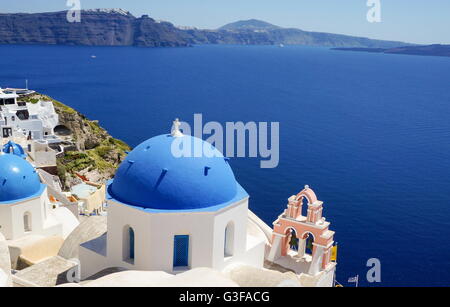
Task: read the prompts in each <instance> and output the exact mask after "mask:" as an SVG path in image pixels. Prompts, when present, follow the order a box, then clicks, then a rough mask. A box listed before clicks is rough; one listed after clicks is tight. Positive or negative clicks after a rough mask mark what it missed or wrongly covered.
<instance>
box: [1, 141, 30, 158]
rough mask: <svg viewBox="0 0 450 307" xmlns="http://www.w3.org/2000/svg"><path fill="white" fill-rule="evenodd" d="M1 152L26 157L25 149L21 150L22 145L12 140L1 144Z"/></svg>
mask: <svg viewBox="0 0 450 307" xmlns="http://www.w3.org/2000/svg"><path fill="white" fill-rule="evenodd" d="M3 152H4V153H8V154H9V153H10V154H13V155H16V156H19V157H21V158H26V156H27V155H26V154H25V151H24V150H23V148H22V146H20V145H19V144H16V143H14V142H11V141H9V142H8V143H6V144H5V145H4V146H3Z"/></svg>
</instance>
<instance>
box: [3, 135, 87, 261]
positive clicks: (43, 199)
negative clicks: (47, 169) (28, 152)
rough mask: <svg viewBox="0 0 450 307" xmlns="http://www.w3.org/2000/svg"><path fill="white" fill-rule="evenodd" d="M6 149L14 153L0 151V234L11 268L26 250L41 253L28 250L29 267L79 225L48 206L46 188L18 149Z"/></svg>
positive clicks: (64, 211) (67, 214)
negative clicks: (4, 243)
mask: <svg viewBox="0 0 450 307" xmlns="http://www.w3.org/2000/svg"><path fill="white" fill-rule="evenodd" d="M7 145H10V146H11V148H13V149H15V150H11V152H8V153H5V152H3V151H0V233H2V234H3V236H4V237H5V239H6V240H7V244H8V246H9V249H10V253H11V262H12V267H13V268H15V266H16V265H17V262H18V261H19V258H20V257H21V256H24V251H26V250H28V251H30V249H35V251H38V250H40V251H43V253H44V254H43V255H38V254H39V253H38V252H35V251H33V250H31V254H29V255H27V256H31V257H30V259H29V260H31V263H29V264H32V262H33V260H42V259H44V258H45V257H46V255H45V253H46V252H48V251H49V249H50V245H52V246H54V247H55V248H57V247H58V246H60V245H61V244H62V242H63V241H64V239H65V238H66V237H67V236H68V235H69V234H70V233H71V232H72V231H73V230H74V229H75V228H76V227H77V226H78V225H79V222H78V219H77V217H75V216H74V215H73V214H72V212H70V211H69V210H68V209H67V208H63V207H57V206H55V204H52V203H51V201H50V200H49V194H48V191H47V189H48V187H47V185H45V184H43V183H42V182H41V179H40V177H39V175H38V172H37V171H36V169H35V168H34V166H33V165H31V163H30V162H28V161H27V160H25V159H24V157H23V149H22V148H21V147H20V145H18V144H15V143H8V144H7ZM7 148H8V147H7ZM43 247H44V248H43ZM31 258H32V259H31Z"/></svg>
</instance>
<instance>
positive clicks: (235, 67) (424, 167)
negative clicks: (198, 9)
mask: <svg viewBox="0 0 450 307" xmlns="http://www.w3.org/2000/svg"><path fill="white" fill-rule="evenodd" d="M91 55H96V56H97V58H96V59H92V58H91ZM0 65H1V66H0V67H1V68H0V85H1V86H2V87H7V86H9V87H23V86H24V80H25V79H28V80H29V81H30V87H32V88H33V89H35V90H38V91H42V92H45V93H47V94H48V95H51V96H53V97H54V98H56V99H58V100H61V101H63V102H64V103H66V104H68V105H70V106H72V107H74V108H76V109H77V110H79V111H80V112H82V113H84V114H86V115H87V116H88V117H89V118H91V119H97V120H99V121H100V123H101V125H102V126H104V127H105V128H106V129H108V130H109V132H110V133H111V134H113V135H114V136H115V137H117V138H121V139H123V140H125V141H126V142H128V143H129V144H130V145H132V146H135V145H137V144H139V143H140V142H142V141H144V140H146V139H147V138H150V137H152V136H155V135H158V134H163V133H168V132H169V130H170V126H171V122H172V120H173V119H174V118H175V117H179V118H181V119H183V120H185V121H189V122H192V120H193V114H194V113H202V114H203V117H204V120H205V121H218V122H221V123H225V122H227V121H244V122H246V121H256V122H260V121H268V122H272V121H278V122H280V126H281V132H280V146H281V148H280V151H281V152H280V155H281V156H280V165H279V167H278V168H276V169H270V170H267V169H266V170H264V169H260V168H259V160H258V159H233V160H232V165H233V169H234V171H235V173H236V176H237V177H238V180H239V181H240V183H241V184H242V185H243V186H244V187H245V188H246V190H247V191H248V192H249V194H250V195H251V201H250V206H251V209H252V210H253V211H255V212H256V213H257V214H258V215H259V216H261V217H262V218H263V219H264V220H265V221H266V222H267V223H271V222H273V220H274V219H276V217H277V216H278V214H279V213H280V212H281V211H282V210H284V208H285V206H286V203H287V198H289V197H290V196H291V195H293V194H295V193H297V192H299V191H300V190H301V189H302V187H303V186H304V185H305V184H309V185H310V186H311V187H312V188H313V189H315V190H316V192H317V194H318V196H319V199H321V200H323V201H324V202H325V209H324V210H325V211H324V214H325V216H326V217H327V219H328V220H329V221H331V222H332V225H331V228H332V229H333V230H335V231H336V237H335V238H336V241H337V242H339V245H340V250H339V266H338V280H340V281H341V282H343V283H344V284H346V283H345V281H346V280H347V278H348V277H349V276H354V275H356V274H359V275H361V276H363V277H364V276H365V274H366V272H367V269H366V267H365V264H366V262H367V260H368V259H369V258H379V259H380V260H381V262H382V282H383V283H382V285H385V286H422V285H438V286H439V285H450V261H449V260H448V259H449V258H450V244H449V237H450V222H449V219H450V187H449V183H450V162H449V152H450V86H449V84H450V83H449V81H450V58H440V57H420V56H401V55H383V54H370V53H353V52H338V51H331V50H328V49H323V48H308V47H286V48H278V47H272V46H263V47H259V46H258V47H256V46H254V47H252V46H250V47H249V46H198V47H194V48H179V49H178V48H174V49H140V48H101V47H100V48H98V47H96V48H91V47H61V46H57V47H56V46H0ZM363 279H364V278H363ZM362 285H369V284H367V282H364V281H363V282H362Z"/></svg>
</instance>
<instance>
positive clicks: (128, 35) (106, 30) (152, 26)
mask: <svg viewBox="0 0 450 307" xmlns="http://www.w3.org/2000/svg"><path fill="white" fill-rule="evenodd" d="M178 32H179V30H178V29H176V28H175V27H174V26H173V25H172V24H170V23H165V22H163V23H160V22H156V21H155V20H154V19H151V18H149V17H148V16H143V17H141V18H136V17H134V16H133V15H131V14H129V13H127V12H124V11H120V10H110V11H103V10H89V11H82V14H81V22H79V23H77V22H74V23H70V22H68V21H67V12H55V13H39V14H0V44H48V45H88V46H133V45H136V46H148V47H160V46H165V47H178V46H187V44H188V43H187V42H186V41H185V39H184V38H183V37H182V36H181V35H179V34H178Z"/></svg>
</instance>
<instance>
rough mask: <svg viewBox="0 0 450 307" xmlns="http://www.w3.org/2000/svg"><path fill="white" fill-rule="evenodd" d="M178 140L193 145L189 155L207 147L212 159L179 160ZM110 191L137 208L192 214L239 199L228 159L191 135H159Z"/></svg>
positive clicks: (134, 155) (130, 160)
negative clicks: (176, 153)
mask: <svg viewBox="0 0 450 307" xmlns="http://www.w3.org/2000/svg"><path fill="white" fill-rule="evenodd" d="M174 140H178V141H177V143H175V142H174ZM178 142H183V144H191V146H192V147H191V148H192V150H191V152H194V148H203V146H204V147H205V148H208V149H209V154H208V156H209V157H207V156H206V155H204V154H200V157H194V156H192V157H191V156H189V157H176V156H174V155H173V154H172V144H174V145H175V144H178V145H179V143H178ZM183 146H184V145H181V146H178V148H183ZM197 146H200V147H197ZM211 153H212V154H211ZM197 156H198V155H197ZM211 156H212V157H211ZM239 187H240V186H239ZM241 189H242V188H241ZM108 193H109V194H110V196H111V197H112V198H114V199H116V200H118V201H119V202H122V203H125V204H128V205H132V206H136V207H142V208H147V209H158V210H194V209H203V208H208V207H213V206H218V205H221V204H224V203H227V202H230V201H231V200H233V199H234V198H235V197H236V196H237V193H238V183H237V182H236V179H235V177H234V174H233V171H232V170H231V167H230V165H229V163H228V160H227V159H226V158H224V157H223V155H222V154H221V153H220V152H219V151H218V150H217V149H216V148H215V147H214V146H212V145H211V144H209V143H206V142H204V141H203V140H201V139H198V138H194V137H191V136H183V137H178V138H174V137H172V136H171V135H161V136H157V137H154V138H151V139H149V140H147V141H145V142H144V143H142V144H140V145H139V146H138V147H136V148H135V149H134V150H133V151H132V152H131V153H130V154H129V155H128V156H127V158H126V159H125V161H124V162H123V163H122V164H121V165H120V167H119V169H118V170H117V173H116V176H115V178H114V180H113V182H112V183H111V184H110V186H109V188H108Z"/></svg>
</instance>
